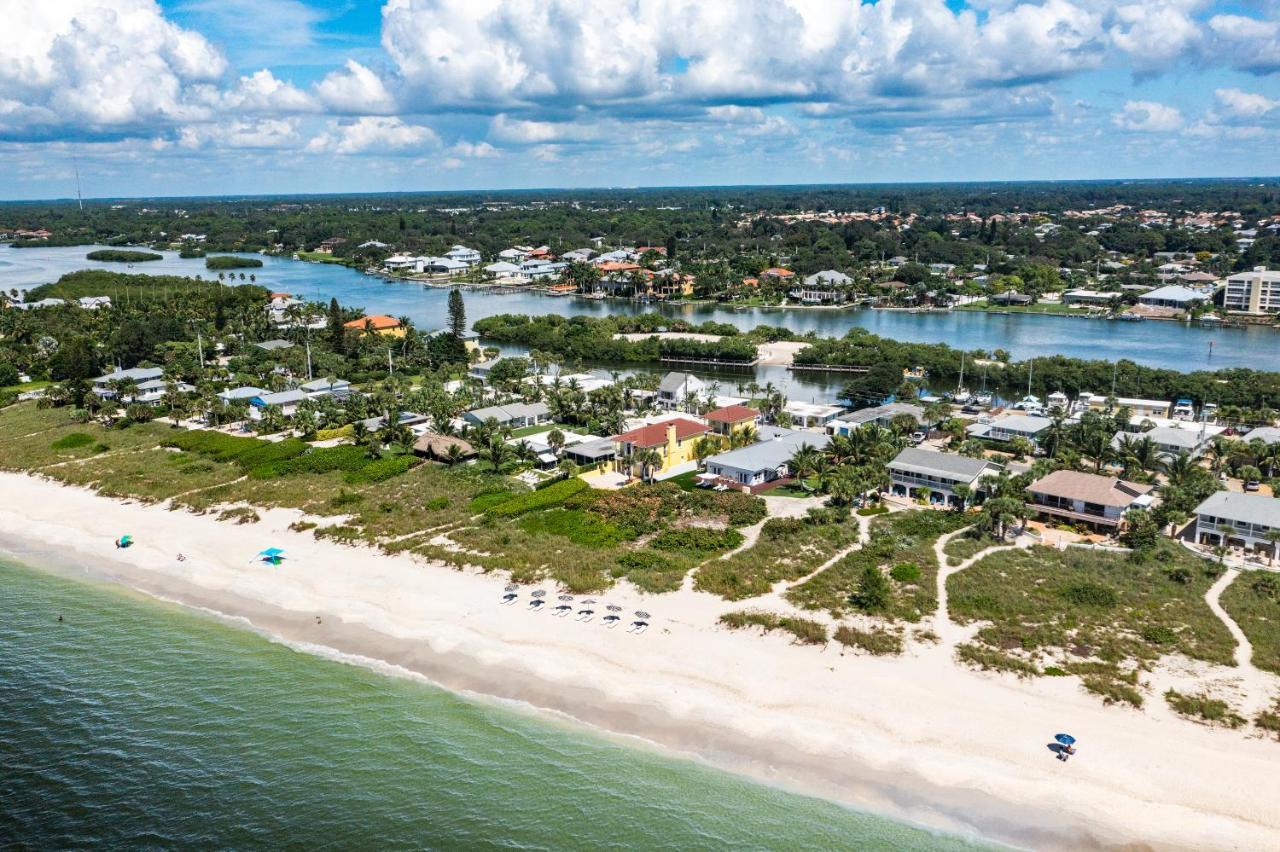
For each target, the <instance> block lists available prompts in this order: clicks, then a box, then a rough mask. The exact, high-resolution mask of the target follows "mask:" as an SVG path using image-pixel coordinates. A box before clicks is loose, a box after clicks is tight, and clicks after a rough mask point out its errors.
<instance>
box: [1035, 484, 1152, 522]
mask: <svg viewBox="0 0 1280 852" xmlns="http://www.w3.org/2000/svg"><path fill="white" fill-rule="evenodd" d="M1153 487H1154V486H1151V485H1146V484H1143V483H1139V482H1129V481H1128V480H1124V479H1118V478H1116V477H1114V476H1100V475H1098V474H1095V473H1082V472H1080V471H1078V470H1055V471H1054V472H1053V473H1050V474H1049V475H1047V476H1042V477H1041V478H1040V479H1037V480H1036V481H1035V482H1033V483H1031V484H1030V485H1029V486H1027V496H1028V505H1030V507H1031V508H1032V509H1034V510H1035V511H1036V512H1037V513H1039V514H1041V515H1045V516H1048V517H1051V518H1059V519H1061V520H1065V521H1068V522H1071V523H1086V524H1089V525H1090V526H1092V527H1095V528H1097V529H1103V530H1109V531H1112V532H1114V531H1115V530H1118V529H1119V528H1120V524H1121V522H1122V521H1123V520H1124V515H1125V513H1126V512H1128V511H1129V510H1130V509H1132V508H1139V507H1142V508H1145V507H1148V506H1150V505H1151V499H1152V495H1151V491H1152V488H1153Z"/></svg>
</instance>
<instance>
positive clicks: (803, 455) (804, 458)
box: [787, 443, 821, 491]
mask: <svg viewBox="0 0 1280 852" xmlns="http://www.w3.org/2000/svg"><path fill="white" fill-rule="evenodd" d="M820 457H821V454H820V453H819V452H818V449H817V448H816V447H814V446H813V445H812V444H809V443H802V444H801V445H800V446H799V447H797V448H796V451H795V452H794V453H792V454H791V458H790V459H789V460H788V461H787V468H788V469H789V470H790V471H791V475H792V476H794V477H795V478H796V479H797V480H798V481H799V483H800V487H801V488H803V489H804V490H805V491H812V490H813V489H811V488H809V486H808V485H806V484H805V480H806V479H808V478H809V477H811V476H813V475H814V474H815V473H817V467H818V459H819V458H820Z"/></svg>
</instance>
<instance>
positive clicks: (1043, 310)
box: [955, 301, 1089, 316]
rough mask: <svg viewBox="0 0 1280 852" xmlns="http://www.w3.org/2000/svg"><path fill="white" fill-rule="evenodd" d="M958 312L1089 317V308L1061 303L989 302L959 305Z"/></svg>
mask: <svg viewBox="0 0 1280 852" xmlns="http://www.w3.org/2000/svg"><path fill="white" fill-rule="evenodd" d="M955 310H957V311H1000V312H1002V313H1010V314H1058V315H1060V316H1088V315H1089V308H1087V307H1075V306H1074V305H1064V304H1062V303H1060V302H1036V303H1035V304H1034V305H1025V306H1024V305H1008V306H1005V305H991V304H988V303H987V302H985V301H983V302H974V303H972V304H968V305H959V306H957V307H956V308H955Z"/></svg>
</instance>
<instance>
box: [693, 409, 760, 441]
mask: <svg viewBox="0 0 1280 852" xmlns="http://www.w3.org/2000/svg"><path fill="white" fill-rule="evenodd" d="M706 420H707V423H708V424H710V426H711V431H712V432H714V433H715V434H717V435H724V436H725V437H726V438H727V437H730V436H732V435H733V433H734V432H742V431H744V430H746V429H750V428H751V427H753V426H755V425H756V423H758V422H759V421H760V412H759V411H756V410H755V409H754V408H748V407H747V406H745V405H726V406H724V407H723V408H717V409H715V410H714V411H708V412H707V414H706Z"/></svg>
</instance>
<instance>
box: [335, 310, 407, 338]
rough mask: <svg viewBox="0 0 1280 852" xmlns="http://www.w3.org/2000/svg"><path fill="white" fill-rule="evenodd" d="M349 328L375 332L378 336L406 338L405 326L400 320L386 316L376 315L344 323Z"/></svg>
mask: <svg viewBox="0 0 1280 852" xmlns="http://www.w3.org/2000/svg"><path fill="white" fill-rule="evenodd" d="M344 325H345V326H346V327H347V328H354V329H355V330H356V331H370V330H372V331H375V332H377V333H378V334H385V335H387V336H388V337H404V334H405V330H404V326H402V325H401V324H400V320H398V319H396V318H395V317H389V316H386V315H385V314H375V315H374V316H371V317H360V319H354V320H351V321H350V322H348V323H344Z"/></svg>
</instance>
